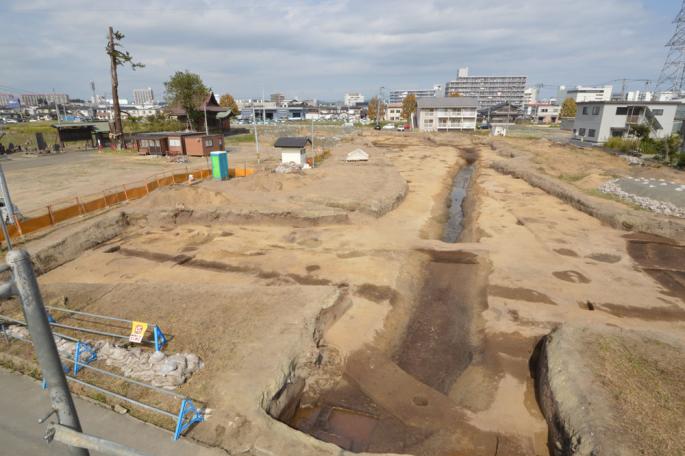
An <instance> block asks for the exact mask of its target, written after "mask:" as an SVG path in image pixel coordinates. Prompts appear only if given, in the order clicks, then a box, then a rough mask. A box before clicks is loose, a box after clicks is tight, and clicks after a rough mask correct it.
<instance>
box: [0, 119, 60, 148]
mask: <svg viewBox="0 0 685 456" xmlns="http://www.w3.org/2000/svg"><path fill="white" fill-rule="evenodd" d="M53 123H55V122H22V123H17V124H7V125H3V126H2V127H0V133H5V134H4V136H2V138H0V143H2V144H3V145H4V146H5V147H7V146H9V144H10V143H12V144H14V145H15V147H16V146H21V147H22V148H25V147H30V148H36V147H37V144H36V133H42V134H43V138H44V139H45V142H46V143H47V144H48V145H52V144H55V143H57V130H56V129H55V128H52V127H51V125H52V124H53Z"/></svg>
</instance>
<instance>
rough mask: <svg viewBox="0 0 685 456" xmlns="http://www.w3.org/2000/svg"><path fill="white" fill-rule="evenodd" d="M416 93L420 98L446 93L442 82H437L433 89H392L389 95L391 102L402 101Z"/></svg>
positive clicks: (439, 95)
mask: <svg viewBox="0 0 685 456" xmlns="http://www.w3.org/2000/svg"><path fill="white" fill-rule="evenodd" d="M410 93H411V94H414V96H415V97H416V98H417V99H418V98H425V97H441V96H443V94H444V90H443V88H442V84H436V85H434V86H433V88H432V89H426V90H391V91H390V95H389V96H388V102H389V103H402V101H403V100H404V98H405V97H406V96H407V95H409V94H410Z"/></svg>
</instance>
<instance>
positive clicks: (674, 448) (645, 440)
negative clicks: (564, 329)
mask: <svg viewBox="0 0 685 456" xmlns="http://www.w3.org/2000/svg"><path fill="white" fill-rule="evenodd" d="M594 339H595V340H594V341H591V345H594V346H596V347H597V348H598V353H597V355H598V356H597V360H596V362H595V363H593V364H594V366H593V370H595V375H597V377H598V379H599V381H600V383H601V385H602V388H603V389H605V391H606V392H607V394H606V398H607V399H608V400H609V403H610V404H611V408H612V409H613V411H614V412H615V416H616V417H617V418H619V419H617V420H616V425H617V426H618V427H620V432H621V433H622V434H623V435H625V436H626V438H628V439H630V441H631V447H632V448H634V449H635V454H655V455H656V454H685V438H684V437H685V426H683V416H682V412H683V410H685V389H684V388H683V387H682V372H683V369H685V362H684V361H683V359H684V358H683V356H682V352H681V351H680V350H679V349H678V348H677V347H674V346H671V345H668V344H666V343H663V342H661V341H658V340H655V339H648V338H646V337H630V338H622V337H619V336H596V337H595V338H594Z"/></svg>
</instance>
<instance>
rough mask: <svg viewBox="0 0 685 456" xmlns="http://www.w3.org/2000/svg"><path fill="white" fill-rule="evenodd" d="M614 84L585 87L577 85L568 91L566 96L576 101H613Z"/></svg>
mask: <svg viewBox="0 0 685 456" xmlns="http://www.w3.org/2000/svg"><path fill="white" fill-rule="evenodd" d="M612 90H613V87H612V86H610V85H609V86H604V87H583V86H576V88H575V89H569V90H567V91H566V96H568V97H570V98H573V99H574V100H576V103H584V102H589V101H611V91H612Z"/></svg>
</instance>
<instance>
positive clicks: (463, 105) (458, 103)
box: [416, 97, 478, 131]
mask: <svg viewBox="0 0 685 456" xmlns="http://www.w3.org/2000/svg"><path fill="white" fill-rule="evenodd" d="M416 113H417V117H416V118H417V124H418V128H419V130H421V131H453V130H475V129H476V123H477V119H478V100H476V99H475V98H470V97H431V98H428V97H427V98H419V99H418V100H416Z"/></svg>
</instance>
